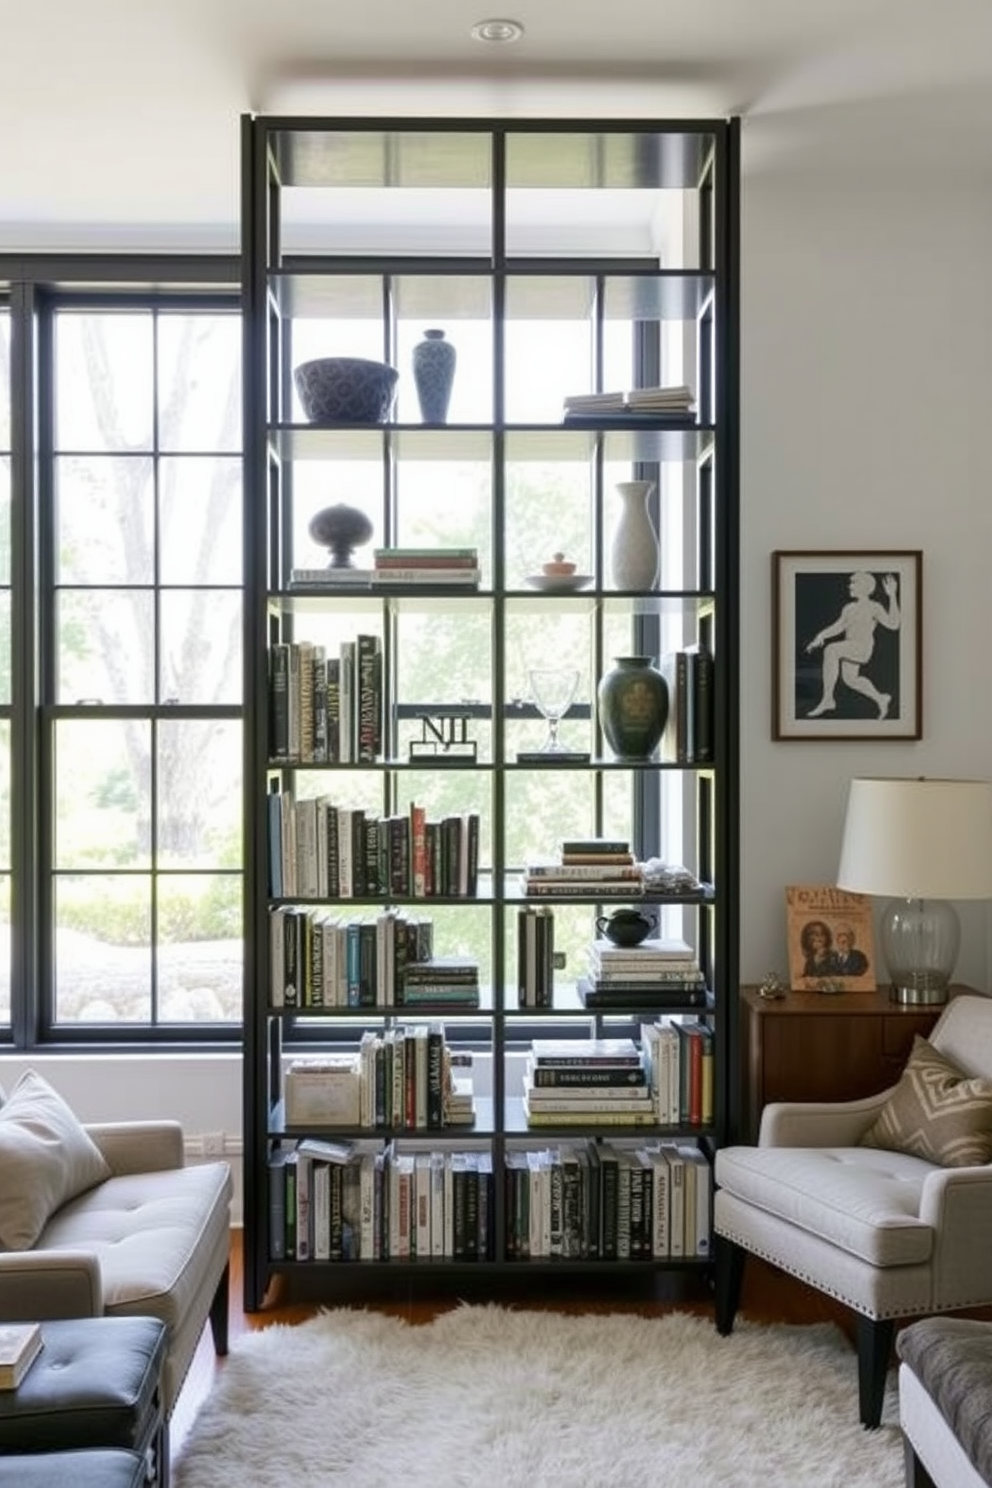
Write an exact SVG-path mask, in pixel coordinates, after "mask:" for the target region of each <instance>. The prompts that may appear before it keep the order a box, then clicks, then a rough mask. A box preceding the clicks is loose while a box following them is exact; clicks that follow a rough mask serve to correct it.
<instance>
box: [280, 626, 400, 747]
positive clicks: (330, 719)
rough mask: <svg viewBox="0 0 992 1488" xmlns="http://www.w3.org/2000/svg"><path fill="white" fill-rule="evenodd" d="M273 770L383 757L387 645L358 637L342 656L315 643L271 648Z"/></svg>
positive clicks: (288, 643)
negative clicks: (384, 649) (384, 655)
mask: <svg viewBox="0 0 992 1488" xmlns="http://www.w3.org/2000/svg"><path fill="white" fill-rule="evenodd" d="M268 687H269V699H268V702H269V758H270V760H271V761H272V763H273V764H303V765H308V764H314V765H323V764H341V765H347V764H355V763H359V764H362V763H371V762H372V761H373V760H376V759H378V757H379V756H380V755H381V754H382V747H383V746H382V739H383V722H382V719H383V707H382V698H383V682H382V640H381V638H380V637H379V636H376V635H358V636H356V637H355V639H354V640H351V641H342V642H341V643H340V646H339V648H338V655H337V656H331V655H328V652H327V648H326V647H325V646H322V645H319V644H315V643H314V642H313V641H276V642H275V643H274V644H273V645H272V646H270V647H269V655H268Z"/></svg>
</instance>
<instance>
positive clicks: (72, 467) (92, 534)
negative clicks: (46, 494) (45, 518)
mask: <svg viewBox="0 0 992 1488" xmlns="http://www.w3.org/2000/svg"><path fill="white" fill-rule="evenodd" d="M153 470H154V467H153V465H152V461H151V458H150V456H148V455H137V456H132V457H117V456H112V457H108V456H106V455H102V456H95V457H94V456H91V457H90V458H88V459H86V458H82V457H80V456H72V455H68V456H65V457H63V458H60V459H57V460H56V461H55V544H56V546H55V577H56V583H59V584H150V583H151V582H152V581H153V579H154V577H155V531H154V517H153V511H154V508H153V505H152V476H153Z"/></svg>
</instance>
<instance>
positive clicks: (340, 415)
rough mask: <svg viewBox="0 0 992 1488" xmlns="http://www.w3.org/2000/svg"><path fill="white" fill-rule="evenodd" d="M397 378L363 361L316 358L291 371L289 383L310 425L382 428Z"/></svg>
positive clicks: (381, 366) (393, 372)
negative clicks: (291, 380)
mask: <svg viewBox="0 0 992 1488" xmlns="http://www.w3.org/2000/svg"><path fill="white" fill-rule="evenodd" d="M399 375H400V374H399V373H398V372H397V370H396V368H395V367H390V366H389V364H388V362H372V361H369V360H367V358H365V357H340V356H338V357H316V358H315V359H314V360H313V361H312V362H301V363H300V365H299V366H298V367H296V368H295V369H294V371H293V381H294V382H295V383H296V391H297V392H298V393H299V395H300V402H301V403H302V404H303V412H304V413H305V414H306V416H307V418H308V419H309V420H310V422H311V423H312V424H384V423H385V422H386V420H387V419H388V418H389V415H390V412H391V411H392V407H393V399H394V398H395V396H396V384H397V381H398V380H399Z"/></svg>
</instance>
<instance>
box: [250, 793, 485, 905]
mask: <svg viewBox="0 0 992 1488" xmlns="http://www.w3.org/2000/svg"><path fill="white" fill-rule="evenodd" d="M268 811H269V819H268V848H269V851H268V877H269V884H268V887H269V895H270V897H271V898H273V899H295V898H299V899H357V898H363V897H372V898H375V897H377V896H381V895H390V896H396V897H400V898H404V899H405V898H410V899H426V898H452V899H464V898H472V897H474V896H475V894H476V892H477V891H478V882H479V813H478V812H477V811H463V812H460V813H459V814H458V815H452V816H445V817H441V818H440V819H439V820H436V821H435V820H428V817H427V813H426V810H425V808H424V807H423V806H421V805H418V804H417V803H416V802H414V801H411V803H410V806H409V809H408V810H407V811H405V812H397V813H396V814H395V815H393V816H376V815H375V814H374V813H373V812H371V811H366V810H364V809H363V808H362V807H351V806H339V805H338V804H337V803H336V802H334V801H333V800H332V799H331V797H330V796H307V797H302V798H300V799H297V798H296V796H295V793H294V792H293V791H288V790H282V791H278V790H276V791H272V792H270V794H269V798H268Z"/></svg>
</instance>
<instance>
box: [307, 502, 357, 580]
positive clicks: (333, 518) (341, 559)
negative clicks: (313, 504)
mask: <svg viewBox="0 0 992 1488" xmlns="http://www.w3.org/2000/svg"><path fill="white" fill-rule="evenodd" d="M307 531H308V532H309V534H310V536H311V537H312V538H313V540H314V542H315V543H317V544H318V546H320V547H322V548H327V549H329V551H330V555H331V556H330V559H329V562H328V567H329V568H332V569H333V568H342V569H343V568H354V561H353V557H352V555H353V553H354V551H355V549H356V548H359V547H361V546H362V544H363V543H367V542H368V540H369V538H370V537H371V536H372V531H373V528H372V523H371V521H370V519H369V518H368V517H367V516H366V515H365V513H364V512H363V511H360V510H359V508H358V507H357V506H346V505H345V504H344V502H338V504H337V505H336V506H325V507H323V508H322V509H321V510H320V511H319V512H316V513H315V514H314V515H313V516H312V517H311V518H310V525H309V526H308V528H307Z"/></svg>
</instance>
